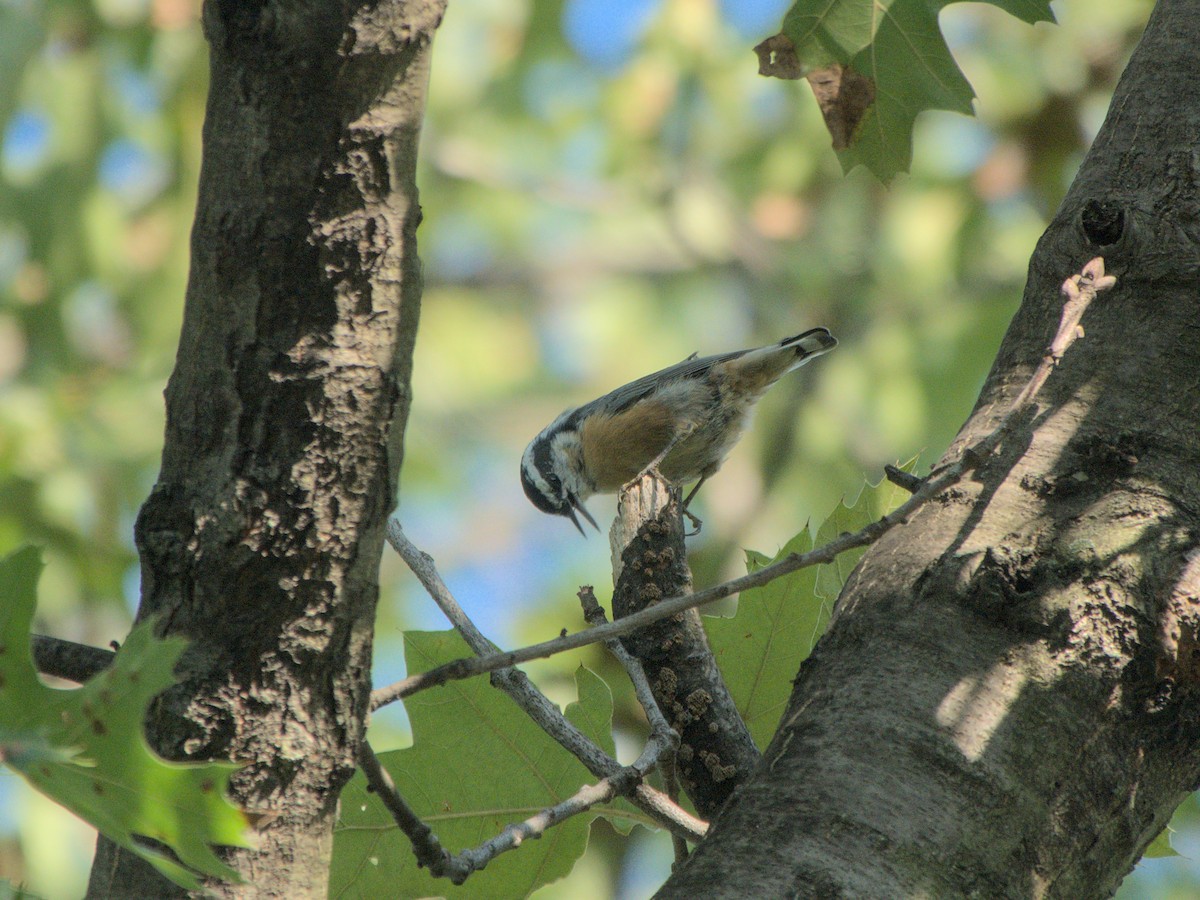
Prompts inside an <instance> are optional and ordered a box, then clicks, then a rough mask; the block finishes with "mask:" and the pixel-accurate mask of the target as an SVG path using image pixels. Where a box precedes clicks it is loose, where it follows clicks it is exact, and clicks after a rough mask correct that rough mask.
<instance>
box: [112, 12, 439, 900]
mask: <svg viewBox="0 0 1200 900" xmlns="http://www.w3.org/2000/svg"><path fill="white" fill-rule="evenodd" d="M442 8H443V3H441V2H437V0H411V2H398V0H397V2H387V0H384V2H365V0H358V2H343V3H301V2H295V0H292V2H287V0H285V2H279V3H270V4H268V3H264V2H261V0H208V2H206V3H205V5H204V27H205V32H206V36H207V38H208V41H209V44H210V52H211V85H210V92H209V101H208V110H207V116H206V120H205V126H204V165H203V169H202V172H201V177H200V196H199V205H198V209H197V212H196V222H195V228H194V231H193V233H192V269H191V277H190V281H189V284H188V292H187V301H186V308H185V314H184V323H183V333H182V337H181V340H180V347H179V354H178V358H177V360H176V366H175V371H174V373H173V375H172V376H171V380H170V383H169V385H168V387H167V391H166V400H167V433H166V445H165V449H164V451H163V463H162V471H161V473H160V475H159V479H158V483H157V484H156V485H155V487H154V491H153V493H152V494H151V496H150V498H149V500H148V501H147V502H146V505H145V506H144V507H143V509H142V512H141V515H140V517H139V519H138V524H137V542H138V547H139V549H140V552H141V558H142V605H141V609H140V611H139V617H145V616H151V615H153V616H157V617H158V622H159V630H160V631H161V632H162V633H164V634H181V635H184V636H186V637H187V638H189V639H190V640H191V642H192V643H191V645H190V648H189V650H188V651H187V653H186V655H185V656H184V659H183V661H182V662H181V664H180V672H181V673H182V675H183V681H182V683H181V684H180V686H179V687H178V688H177V689H175V690H173V691H171V692H169V693H168V694H167V695H165V696H164V698H163V699H162V700H160V701H159V703H158V704H157V708H156V710H155V712H154V714H153V716H152V720H151V721H150V723H149V725H148V730H149V734H150V737H151V741H152V743H153V744H154V745H155V747H156V748H157V749H158V750H159V751H160V752H161V753H163V754H164V755H166V756H168V757H170V758H174V759H213V758H218V759H219V758H225V759H229V758H232V759H235V760H239V761H244V762H247V763H248V766H247V768H246V769H245V770H244V771H242V772H241V773H240V774H239V775H238V776H236V777H235V780H234V786H235V792H236V798H235V799H236V800H237V802H239V803H240V804H242V805H244V806H246V807H247V808H249V809H250V810H253V811H255V812H257V813H261V814H263V817H262V820H261V821H260V839H261V845H260V846H259V848H257V849H256V850H252V851H235V852H231V854H230V857H229V859H230V863H231V864H232V865H233V866H234V867H235V868H236V869H237V870H238V871H239V872H240V873H241V875H242V876H243V878H245V880H246V882H247V884H246V885H241V886H238V885H222V884H210V885H209V886H208V887H209V889H210V891H212V892H213V893H215V894H217V895H220V896H240V897H246V896H256V897H268V896H270V897H287V898H300V897H324V896H325V892H326V880H327V876H328V863H329V854H330V848H331V846H332V825H333V819H334V814H335V810H336V804H337V797H338V793H339V791H340V789H341V787H342V785H343V784H344V783H345V782H346V780H347V779H348V778H349V777H350V775H351V773H352V772H353V771H354V767H355V754H356V751H357V748H358V745H359V742H360V741H361V740H362V736H363V731H364V728H365V722H366V714H367V703H368V693H369V690H370V681H369V676H370V668H371V635H372V625H373V621H374V614H375V602H376V596H377V592H378V588H377V570H378V564H379V557H380V553H381V550H382V542H383V528H384V523H385V519H386V516H387V514H388V513H389V511H390V510H391V508H392V506H393V503H394V492H395V483H396V475H397V472H398V470H399V466H400V448H401V440H402V436H403V432H404V424H405V420H406V418H407V414H408V408H409V374H410V367H411V355H412V346H413V340H414V336H415V333H416V326H417V316H418V311H419V303H420V270H419V263H418V260H417V257H416V247H415V233H416V228H417V224H418V222H419V221H420V208H419V206H418V205H417V192H416V188H415V186H414V168H415V164H416V150H417V137H418V131H419V128H420V124H421V117H422V114H423V108H424V97H425V88H426V83H427V78H428V66H429V50H430V41H431V39H432V36H433V31H434V29H435V28H436V27H437V25H438V23H439V21H440V19H441V13H442ZM180 893H181V891H180V890H179V889H178V888H174V887H173V886H172V885H170V884H168V883H167V882H165V881H164V880H162V879H161V878H160V877H159V876H158V875H157V874H156V873H155V872H154V871H153V870H152V869H150V868H149V867H148V866H146V865H145V864H143V863H142V862H141V861H140V860H139V859H137V858H136V857H133V856H131V855H130V854H127V853H123V852H121V851H120V850H119V849H118V848H116V847H115V846H114V845H112V844H110V843H108V842H107V841H104V840H101V841H100V843H99V846H98V850H97V858H96V862H95V864H94V866H93V869H92V878H91V883H90V885H89V891H88V896H89V897H138V898H144V897H162V896H172V895H177V894H180Z"/></svg>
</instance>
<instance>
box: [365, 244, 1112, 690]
mask: <svg viewBox="0 0 1200 900" xmlns="http://www.w3.org/2000/svg"><path fill="white" fill-rule="evenodd" d="M1115 283H1116V278H1115V277H1113V276H1111V275H1105V274H1104V260H1103V259H1102V258H1100V257H1096V258H1095V259H1093V260H1091V261H1090V262H1089V263H1088V264H1087V265H1086V266H1084V268H1083V271H1082V272H1081V273H1080V274H1078V275H1073V276H1071V278H1069V279H1067V281H1066V282H1064V283H1063V288H1062V290H1063V293H1064V294H1066V295H1067V302H1066V303H1065V304H1064V307H1063V317H1062V321H1061V322H1060V324H1059V328H1058V331H1057V333H1056V335H1055V337H1054V340H1053V341H1052V342H1051V344H1050V347H1049V349H1048V350H1047V353H1046V356H1045V357H1044V358H1043V360H1042V362H1041V363H1040V364H1039V366H1038V368H1037V369H1036V370H1035V371H1034V373H1033V376H1032V377H1031V378H1030V381H1029V383H1028V384H1027V385H1026V386H1025V388H1024V389H1023V390H1022V391H1021V393H1020V394H1018V395H1017V397H1016V398H1015V399H1014V400H1013V402H1012V404H1011V405H1010V406H1009V408H1008V411H1007V412H1006V413H1005V414H1004V416H1003V417H1002V418H1001V419H1000V422H999V423H998V424H997V425H996V427H995V428H994V429H993V430H992V431H991V432H990V433H989V434H987V435H986V436H984V437H983V438H981V439H980V440H979V441H978V442H977V443H976V444H974V445H973V446H971V447H969V448H967V449H966V450H964V451H963V453H962V454H961V455H960V456H959V458H958V459H957V460H956V461H955V462H953V463H951V464H949V465H948V466H946V467H944V468H942V469H941V470H940V471H938V472H935V473H931V474H930V475H929V476H927V477H926V478H925V479H924V480H922V481H921V484H920V487H918V488H917V490H916V491H915V492H914V493H913V495H912V496H911V497H909V498H908V500H906V501H905V502H904V503H902V504H901V505H900V506H898V507H897V508H896V509H894V510H893V511H892V512H890V513H888V514H887V515H885V516H881V517H880V518H878V519H876V520H875V521H874V522H871V523H870V524H869V525H866V526H865V527H863V528H862V529H861V530H859V531H856V532H854V533H852V534H842V535H839V536H838V537H836V538H834V539H833V540H831V541H830V542H829V543H827V544H824V545H823V546H821V547H817V548H816V549H814V550H811V551H809V552H808V553H792V554H790V555H788V556H786V557H784V558H783V559H781V560H779V561H778V562H775V563H773V564H771V565H769V566H764V567H763V568H761V569H759V570H757V571H756V572H752V573H750V574H748V575H743V576H741V577H740V578H734V579H732V580H731V581H727V582H725V583H724V584H718V585H714V586H713V587H710V588H706V589H704V590H702V591H696V592H694V593H692V594H688V595H686V596H682V597H673V598H671V599H670V600H664V601H663V602H661V603H658V604H656V605H654V606H653V607H650V608H648V609H644V610H641V611H640V612H636V613H633V614H632V615H629V616H625V617H624V618H621V619H618V620H617V621H615V622H609V623H607V624H604V625H599V626H597V627H595V628H590V629H588V630H587V631H581V632H576V633H575V634H569V635H566V636H564V637H558V638H554V639H553V640H549V641H542V642H541V643H539V644H531V645H530V646H527V647H521V648H519V649H516V650H507V651H503V652H499V653H494V654H491V655H488V656H480V657H478V658H475V659H460V660H454V661H452V662H449V663H446V664H445V665H442V666H438V667H436V668H434V669H430V670H429V671H428V672H421V673H419V674H417V675H410V676H409V677H408V678H405V679H403V680H401V681H398V682H395V683H394V684H391V685H388V686H387V687H384V688H380V689H378V690H376V691H374V692H373V693H372V695H371V707H372V708H373V709H378V708H379V707H380V706H384V705H386V704H388V703H392V702H394V701H396V700H399V699H400V698H402V697H406V696H408V695H409V694H413V693H415V692H417V691H420V690H424V689H425V688H429V687H434V686H436V685H439V684H444V683H446V682H447V681H454V680H457V679H460V678H470V677H472V676H475V675H482V674H484V673H485V672H494V671H496V670H497V669H502V668H505V667H507V666H513V665H517V664H519V663H523V662H528V661H530V660H533V659H542V658H544V657H547V656H554V655H555V654H558V653H563V652H566V651H568V650H575V649H578V648H580V647H586V646H588V645H589V644H595V643H598V642H600V641H605V640H608V639H609V638H614V637H619V636H621V635H623V634H629V633H630V632H633V631H637V630H638V629H640V628H643V627H644V626H646V625H648V624H649V623H651V622H656V621H658V620H659V619H665V618H667V617H669V616H673V615H677V614H678V613H681V612H683V611H684V610H688V609H692V608H693V607H698V606H704V605H705V604H708V603H713V602H715V601H717V600H722V599H724V598H725V597H729V596H732V595H733V594H737V593H740V592H742V591H746V590H749V589H750V588H755V587H761V586H762V585H764V584H767V583H769V582H771V581H774V580H775V579H776V578H779V577H781V576H783V575H787V574H789V573H791V572H795V571H797V570H798V569H804V568H808V567H810V566H816V565H823V564H825V563H829V562H832V561H833V560H834V559H835V558H836V557H837V556H838V555H840V554H842V553H845V552H846V551H847V550H853V549H854V548H856V547H865V546H867V545H868V544H871V543H874V542H875V541H876V540H878V539H879V537H881V536H882V535H883V534H885V533H886V532H888V531H890V530H891V529H892V528H894V527H896V526H897V525H900V524H902V523H904V522H905V521H907V520H908V517H909V516H911V515H912V514H913V513H915V512H916V511H917V510H918V509H920V508H921V506H923V505H924V504H925V503H926V502H928V501H929V500H930V499H931V498H933V497H935V496H937V495H938V494H940V493H941V492H942V491H944V490H946V489H947V488H949V487H952V486H954V485H955V484H956V483H957V482H958V481H959V480H960V479H961V478H962V476H963V475H964V474H965V473H966V472H968V471H970V470H971V469H972V468H974V467H975V466H976V465H978V464H979V462H981V461H982V460H983V459H985V458H986V457H987V456H988V455H990V454H991V452H992V451H993V450H995V448H996V447H998V446H999V445H1000V444H1001V443H1002V442H1003V441H1004V440H1005V439H1007V438H1008V437H1009V436H1010V434H1011V432H1012V431H1013V429H1014V428H1015V427H1016V425H1017V423H1018V421H1019V416H1018V415H1017V414H1018V413H1020V412H1022V411H1023V410H1024V409H1025V408H1026V407H1027V406H1028V405H1029V404H1030V403H1031V402H1032V401H1033V400H1034V399H1035V398H1036V397H1037V393H1038V391H1040V390H1041V387H1042V384H1044V383H1045V380H1046V377H1047V376H1048V375H1049V373H1050V371H1051V370H1052V369H1053V368H1054V366H1055V365H1056V364H1057V361H1058V360H1059V359H1061V358H1062V355H1063V354H1064V353H1065V352H1066V351H1067V349H1068V348H1069V347H1070V346H1071V344H1072V343H1074V341H1075V340H1076V339H1077V338H1078V337H1079V336H1080V334H1081V333H1082V332H1081V328H1080V324H1079V322H1080V319H1081V318H1082V316H1083V313H1084V311H1085V310H1086V309H1087V307H1088V305H1089V304H1090V303H1091V301H1092V300H1094V299H1095V297H1096V294H1098V293H1100V292H1101V291H1105V290H1108V289H1109V288H1111V287H1112V286H1113V285H1114V284H1115ZM397 528H398V526H397ZM401 555H402V556H403V555H404V554H403V553H402V554H401Z"/></svg>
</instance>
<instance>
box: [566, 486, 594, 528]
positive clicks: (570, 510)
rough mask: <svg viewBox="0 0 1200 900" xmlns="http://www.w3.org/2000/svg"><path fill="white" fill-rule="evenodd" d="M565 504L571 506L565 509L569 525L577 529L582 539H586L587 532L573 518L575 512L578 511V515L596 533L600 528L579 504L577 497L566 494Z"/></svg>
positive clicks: (577, 520) (585, 508)
mask: <svg viewBox="0 0 1200 900" xmlns="http://www.w3.org/2000/svg"><path fill="white" fill-rule="evenodd" d="M567 502H568V503H570V504H571V505H570V506H569V507H568V508H567V515H568V516H570V517H571V523H572V524H573V525H574V526H575V527H576V528H578V529H579V533H580V534H582V535H583V536H584V537H587V532H586V531H584V530H583V526H582V525H580V524H579V519H577V518H576V517H575V512H576V510H578V511H579V513H580V514H581V515H582V516H583V517H584V518H585V519H587V520H588V522H589V523H590V524H591V526H592V527H593V528H595V529H596V530H597V531H599V530H600V526H599V525H597V524H596V520H595V519H593V518H592V514H591V513H590V512H588V511H587V507H586V506H584V505H583V504H582V503H580V502H579V498H578V497H576V496H575V495H574V494H568V495H567Z"/></svg>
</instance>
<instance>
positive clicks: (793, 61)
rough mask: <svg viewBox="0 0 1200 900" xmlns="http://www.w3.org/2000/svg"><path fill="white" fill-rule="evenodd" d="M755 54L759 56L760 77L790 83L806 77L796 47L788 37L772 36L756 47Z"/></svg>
mask: <svg viewBox="0 0 1200 900" xmlns="http://www.w3.org/2000/svg"><path fill="white" fill-rule="evenodd" d="M754 52H755V53H756V54H758V74H759V75H765V76H767V77H768V78H786V79H788V80H789V81H795V80H796V79H798V78H803V77H804V72H803V70H802V68H801V66H800V59H799V57H797V56H796V45H795V44H793V43H792V39H791V38H790V37H788V36H787V35H785V34H775V35H772V36H771V37H769V38H767V39H766V40H765V41H763V42H762V43H761V44H759V45H758V46H757V47H755V48H754Z"/></svg>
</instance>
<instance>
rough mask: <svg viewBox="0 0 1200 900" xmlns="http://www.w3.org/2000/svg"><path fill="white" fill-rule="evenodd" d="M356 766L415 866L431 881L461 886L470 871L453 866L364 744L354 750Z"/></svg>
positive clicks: (440, 845)
mask: <svg viewBox="0 0 1200 900" xmlns="http://www.w3.org/2000/svg"><path fill="white" fill-rule="evenodd" d="M358 764H359V766H360V767H361V768H362V770H363V774H364V775H365V776H366V778H367V785H368V786H369V787H370V789H371V791H373V792H374V793H375V795H376V796H378V797H379V799H380V800H381V801H382V802H383V805H384V806H385V807H387V811H388V812H390V813H391V814H392V818H393V819H395V821H396V824H397V825H398V826H399V827H400V830H401V831H403V832H404V834H405V836H406V837H407V838H408V840H409V843H411V844H412V848H413V854H414V855H415V856H416V857H417V865H419V866H424V867H425V868H427V869H428V870H429V872H430V874H432V875H434V876H435V877H442V876H445V877H448V878H449V879H450V880H451V881H453V882H454V883H455V884H462V883H463V882H464V881H465V880H466V878H467V876H468V875H470V874H471V873H470V871H469V870H466V871H461V872H460V871H459V870H460V868H461V867H460V866H458V865H456V864H455V859H454V857H453V856H451V855H450V853H449V852H448V851H447V850H446V848H444V847H443V846H442V844H441V841H439V840H438V838H437V835H436V834H434V833H433V831H432V829H430V827H429V826H428V825H426V824H425V823H424V822H422V821H421V817H420V816H418V815H417V814H416V813H415V812H414V811H413V809H412V807H410V806H409V805H408V804H407V803H406V802H405V800H404V798H403V797H401V796H400V792H399V791H398V790H396V785H395V782H393V781H392V776H391V775H389V774H388V772H387V770H386V769H385V768H384V767H383V766H381V765H380V764H379V757H377V756H376V755H375V751H374V750H373V749H371V745H370V743H369V742H367V741H365V740H364V741H363V742H362V743H361V744H359V747H358Z"/></svg>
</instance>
